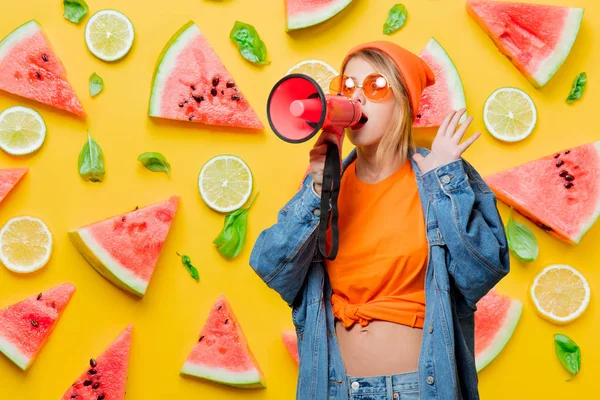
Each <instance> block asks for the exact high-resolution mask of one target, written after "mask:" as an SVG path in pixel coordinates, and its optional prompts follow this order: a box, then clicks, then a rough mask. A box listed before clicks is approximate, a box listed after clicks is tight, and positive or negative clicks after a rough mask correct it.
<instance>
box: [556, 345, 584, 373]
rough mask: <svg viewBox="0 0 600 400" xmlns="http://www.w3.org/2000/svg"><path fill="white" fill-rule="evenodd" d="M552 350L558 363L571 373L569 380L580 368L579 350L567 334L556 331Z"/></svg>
mask: <svg viewBox="0 0 600 400" xmlns="http://www.w3.org/2000/svg"><path fill="white" fill-rule="evenodd" d="M554 350H555V351H556V357H558V360H559V361H560V363H561V364H562V365H563V367H565V369H566V370H567V371H569V373H570V374H571V378H569V379H568V381H570V380H571V379H572V378H573V377H574V376H575V375H577V373H578V372H579V370H580V369H581V350H580V349H579V346H578V345H577V343H575V342H574V341H573V340H572V339H571V338H569V337H568V336H567V335H563V334H560V333H557V334H555V335H554Z"/></svg>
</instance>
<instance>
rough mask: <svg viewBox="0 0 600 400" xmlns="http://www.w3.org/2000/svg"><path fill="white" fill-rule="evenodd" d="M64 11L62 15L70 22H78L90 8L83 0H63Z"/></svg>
mask: <svg viewBox="0 0 600 400" xmlns="http://www.w3.org/2000/svg"><path fill="white" fill-rule="evenodd" d="M63 5H64V7H65V12H64V14H63V16H64V17H65V18H66V19H68V20H69V21H71V22H75V23H76V24H78V23H79V22H81V20H82V19H83V17H85V15H86V14H87V13H88V11H89V10H90V9H89V7H88V5H87V3H86V2H85V1H84V0H63Z"/></svg>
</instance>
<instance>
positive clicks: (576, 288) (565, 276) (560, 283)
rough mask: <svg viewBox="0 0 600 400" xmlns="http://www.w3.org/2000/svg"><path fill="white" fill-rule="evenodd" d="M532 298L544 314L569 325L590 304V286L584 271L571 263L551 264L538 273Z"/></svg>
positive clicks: (538, 309)
mask: <svg viewBox="0 0 600 400" xmlns="http://www.w3.org/2000/svg"><path fill="white" fill-rule="evenodd" d="M531 298H532V299H533V303H534V304H535V307H536V309H537V312H538V314H539V315H540V316H541V317H542V318H544V319H546V320H548V321H550V322H553V323H555V324H558V325H565V324H568V323H569V322H571V321H573V320H575V319H576V318H578V317H579V316H580V315H581V313H583V311H585V309H586V308H587V306H588V304H589V303H590V286H589V285H588V283H587V280H586V279H585V278H584V277H583V275H581V273H579V272H578V271H577V270H576V269H574V268H573V267H571V266H570V265H563V264H556V265H550V266H548V267H546V268H544V270H543V271H542V272H540V273H539V274H538V276H536V277H535V279H534V281H533V285H531Z"/></svg>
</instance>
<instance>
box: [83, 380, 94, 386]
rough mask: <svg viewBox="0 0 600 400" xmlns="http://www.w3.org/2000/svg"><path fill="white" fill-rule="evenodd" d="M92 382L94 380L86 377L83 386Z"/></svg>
mask: <svg viewBox="0 0 600 400" xmlns="http://www.w3.org/2000/svg"><path fill="white" fill-rule="evenodd" d="M91 384H92V381H90V380H89V379H86V380H85V381H83V386H90V385H91Z"/></svg>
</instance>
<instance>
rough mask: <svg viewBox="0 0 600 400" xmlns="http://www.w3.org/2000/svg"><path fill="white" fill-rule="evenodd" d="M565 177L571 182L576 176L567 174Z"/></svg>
mask: <svg viewBox="0 0 600 400" xmlns="http://www.w3.org/2000/svg"><path fill="white" fill-rule="evenodd" d="M565 179H566V180H567V181H569V182H571V181H574V180H575V177H574V176H573V175H567V176H565Z"/></svg>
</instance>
